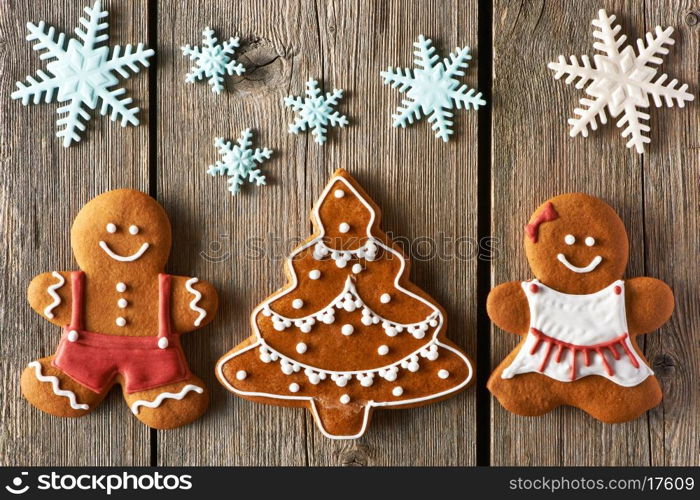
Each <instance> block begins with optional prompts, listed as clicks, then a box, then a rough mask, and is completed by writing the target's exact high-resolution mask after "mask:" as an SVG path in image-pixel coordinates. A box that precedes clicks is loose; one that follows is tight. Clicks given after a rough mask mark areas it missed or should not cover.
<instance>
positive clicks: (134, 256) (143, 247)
mask: <svg viewBox="0 0 700 500" xmlns="http://www.w3.org/2000/svg"><path fill="white" fill-rule="evenodd" d="M148 247H149V245H148V243H144V244H143V245H141V248H139V249H138V250H137V251H136V253H132V254H131V255H126V256H124V255H119V254H117V253H114V251H112V249H111V248H109V245H107V243H105V242H104V241H100V248H101V249H102V250H104V252H105V253H106V254H107V255H109V256H110V257H111V258H112V259H114V260H118V261H119V262H134V261H135V260H137V259H139V258H140V257H141V256H142V255H143V254H144V252H145V251H146V250H148Z"/></svg>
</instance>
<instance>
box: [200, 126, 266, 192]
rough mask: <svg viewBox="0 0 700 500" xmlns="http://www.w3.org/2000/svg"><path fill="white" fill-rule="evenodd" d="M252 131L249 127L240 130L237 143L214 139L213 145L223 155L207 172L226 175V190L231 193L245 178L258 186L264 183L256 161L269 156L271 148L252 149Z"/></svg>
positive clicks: (261, 160)
mask: <svg viewBox="0 0 700 500" xmlns="http://www.w3.org/2000/svg"><path fill="white" fill-rule="evenodd" d="M252 137H253V133H252V132H251V131H250V129H249V128H247V129H245V130H244V131H243V132H241V137H240V138H239V139H238V141H237V142H238V145H236V146H231V143H230V142H229V141H224V139H223V138H221V137H217V138H216V140H215V141H214V146H216V147H217V148H218V150H219V154H220V155H221V156H222V157H223V158H222V159H221V160H219V161H217V162H216V164H215V165H210V166H209V170H207V173H208V174H209V175H212V176H214V177H215V176H217V175H227V176H228V177H229V180H228V183H229V187H228V190H229V191H231V194H234V195H235V194H238V192H239V191H240V190H241V185H242V184H243V182H245V181H246V180H247V181H248V182H249V183H251V184H253V183H255V184H256V185H258V186H264V185H265V176H264V175H263V174H262V173H261V172H260V169H259V168H257V165H256V163H262V162H264V161H265V160H268V159H269V158H270V155H271V154H272V150H271V149H267V148H262V149H260V148H256V149H252V148H251V146H252V144H253V143H252V141H251V138H252Z"/></svg>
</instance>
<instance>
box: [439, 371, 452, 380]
mask: <svg viewBox="0 0 700 500" xmlns="http://www.w3.org/2000/svg"><path fill="white" fill-rule="evenodd" d="M449 376H450V372H448V371H447V370H440V371H439V372H438V377H440V378H441V379H446V378H447V377H449Z"/></svg>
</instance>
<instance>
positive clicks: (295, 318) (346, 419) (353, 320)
mask: <svg viewBox="0 0 700 500" xmlns="http://www.w3.org/2000/svg"><path fill="white" fill-rule="evenodd" d="M311 221H312V223H313V225H314V228H315V231H314V234H313V235H312V236H311V237H310V238H309V239H307V240H306V241H305V242H304V243H303V244H301V245H300V246H299V247H297V248H296V249H295V250H294V251H293V252H292V254H291V256H290V257H289V259H288V260H287V261H286V266H285V271H286V274H287V277H288V282H287V284H286V285H285V286H284V287H283V288H282V289H281V290H279V291H277V292H276V293H274V294H273V295H271V296H270V297H268V298H267V299H265V300H264V301H263V302H262V303H261V304H259V305H258V306H257V307H256V308H255V309H254V310H253V313H252V315H251V327H252V330H253V335H252V336H251V337H250V338H248V339H247V340H245V341H244V342H243V343H242V344H240V345H238V346H237V347H236V348H234V349H233V350H232V351H230V352H229V353H228V354H226V355H225V356H224V357H222V358H221V359H220V360H219V362H218V364H217V367H216V374H217V377H218V378H219V380H220V381H221V383H222V384H223V385H224V386H226V387H227V388H228V389H229V390H231V391H232V392H234V393H235V394H237V395H239V396H241V397H244V398H246V399H250V400H253V401H258V402H263V403H269V404H275V405H280V406H295V407H305V408H308V409H310V410H311V412H312V414H313V416H314V417H315V420H316V423H317V424H318V427H319V428H320V430H321V432H322V433H323V434H324V435H326V436H327V437H330V438H336V439H352V438H357V437H359V436H361V435H362V434H363V433H364V432H365V430H366V429H367V425H368V423H369V419H370V416H371V412H372V411H373V409H375V408H411V407H415V406H421V405H425V404H428V403H432V402H435V401H439V400H441V399H445V398H447V397H450V396H452V395H454V394H455V393H456V392H457V391H459V390H461V389H464V388H465V387H467V385H468V384H469V383H470V382H471V381H472V378H473V364H472V362H471V361H470V359H469V358H468V357H467V356H466V355H465V354H463V353H462V352H461V351H460V350H459V349H458V348H457V347H456V346H455V345H454V344H453V343H452V342H450V341H449V340H447V339H446V338H445V328H446V323H445V312H444V311H443V310H442V308H441V307H440V306H439V305H438V304H437V303H436V302H435V301H434V300H433V299H432V298H431V297H429V296H428V295H427V294H426V293H425V292H424V291H422V290H421V289H419V288H418V287H417V286H416V285H414V284H413V283H411V282H410V281H409V278H408V275H409V273H408V265H409V264H408V261H407V259H406V257H405V256H404V254H403V253H402V252H401V251H400V250H399V248H398V247H397V246H396V244H395V243H393V242H392V241H391V239H390V238H389V237H388V236H387V235H386V234H385V233H384V232H382V231H381V230H380V229H379V209H378V208H377V206H376V205H375V204H374V202H373V201H372V200H371V199H370V198H369V196H368V195H367V194H366V193H365V192H364V191H363V190H362V188H361V187H360V186H359V185H358V183H357V182H356V181H355V180H354V179H353V178H352V177H351V176H350V175H349V174H348V173H347V172H345V171H344V170H342V169H341V170H338V171H337V172H335V174H334V175H333V177H332V178H331V180H330V182H329V184H328V186H327V187H326V189H325V190H324V191H323V194H322V195H321V198H320V200H319V201H318V203H317V204H316V206H315V208H314V210H313V212H312V217H311Z"/></svg>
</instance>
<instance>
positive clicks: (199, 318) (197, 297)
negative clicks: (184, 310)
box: [185, 278, 207, 326]
mask: <svg viewBox="0 0 700 500" xmlns="http://www.w3.org/2000/svg"><path fill="white" fill-rule="evenodd" d="M198 281H199V279H197V278H190V279H188V280H187V281H186V282H185V288H186V289H187V291H188V292H190V293H191V294H192V295H194V299H192V301H191V302H190V309H192V310H193V311H195V312H198V313H199V316H197V319H196V320H194V326H199V325H200V324H201V323H202V320H203V319H204V318H206V316H207V312H206V311H205V310H204V309H202V308H201V307H199V306H198V305H197V304H198V303H199V301H200V300H201V298H202V294H201V293H200V292H198V291H197V290H195V289H194V288H193V287H192V285H193V284H195V283H197V282H198Z"/></svg>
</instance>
